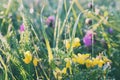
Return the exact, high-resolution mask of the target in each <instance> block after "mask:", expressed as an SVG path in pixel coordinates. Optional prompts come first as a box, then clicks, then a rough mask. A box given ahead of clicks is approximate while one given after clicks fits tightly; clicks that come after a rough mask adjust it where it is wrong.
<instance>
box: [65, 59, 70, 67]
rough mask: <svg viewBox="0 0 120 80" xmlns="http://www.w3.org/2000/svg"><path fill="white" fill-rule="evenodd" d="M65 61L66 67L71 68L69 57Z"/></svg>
mask: <svg viewBox="0 0 120 80" xmlns="http://www.w3.org/2000/svg"><path fill="white" fill-rule="evenodd" d="M65 62H66V68H70V66H71V61H70V59H69V58H65Z"/></svg>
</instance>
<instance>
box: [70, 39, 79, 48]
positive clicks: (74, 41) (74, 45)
mask: <svg viewBox="0 0 120 80" xmlns="http://www.w3.org/2000/svg"><path fill="white" fill-rule="evenodd" d="M80 45H81V44H80V39H79V38H75V39H74V40H73V43H72V47H73V48H74V47H79V46H80Z"/></svg>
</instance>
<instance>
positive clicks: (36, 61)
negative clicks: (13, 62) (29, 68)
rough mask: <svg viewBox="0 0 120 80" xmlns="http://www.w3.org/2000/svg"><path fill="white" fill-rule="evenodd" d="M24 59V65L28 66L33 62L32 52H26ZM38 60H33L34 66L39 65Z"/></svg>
mask: <svg viewBox="0 0 120 80" xmlns="http://www.w3.org/2000/svg"><path fill="white" fill-rule="evenodd" d="M24 57H25V58H24V59H23V61H24V63H26V64H29V63H30V62H31V61H32V54H31V52H30V51H26V52H25V53H24ZM38 61H39V60H38V59H37V58H34V59H33V64H34V66H37V64H38Z"/></svg>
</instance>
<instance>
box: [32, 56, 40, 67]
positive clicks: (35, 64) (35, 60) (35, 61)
mask: <svg viewBox="0 0 120 80" xmlns="http://www.w3.org/2000/svg"><path fill="white" fill-rule="evenodd" d="M38 61H39V60H38V59H37V58H34V59H33V64H34V66H37V64H38Z"/></svg>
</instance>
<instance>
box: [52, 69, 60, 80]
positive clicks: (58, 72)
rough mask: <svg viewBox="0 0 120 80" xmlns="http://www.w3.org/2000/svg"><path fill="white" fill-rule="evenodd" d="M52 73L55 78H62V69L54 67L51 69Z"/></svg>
mask: <svg viewBox="0 0 120 80" xmlns="http://www.w3.org/2000/svg"><path fill="white" fill-rule="evenodd" d="M53 74H54V76H55V78H56V79H58V80H61V79H62V71H61V70H60V69H59V68H55V70H54V71H53Z"/></svg>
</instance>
